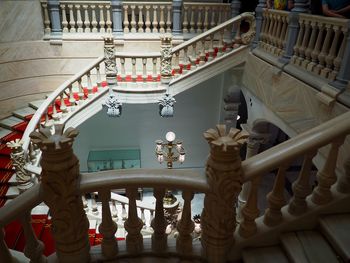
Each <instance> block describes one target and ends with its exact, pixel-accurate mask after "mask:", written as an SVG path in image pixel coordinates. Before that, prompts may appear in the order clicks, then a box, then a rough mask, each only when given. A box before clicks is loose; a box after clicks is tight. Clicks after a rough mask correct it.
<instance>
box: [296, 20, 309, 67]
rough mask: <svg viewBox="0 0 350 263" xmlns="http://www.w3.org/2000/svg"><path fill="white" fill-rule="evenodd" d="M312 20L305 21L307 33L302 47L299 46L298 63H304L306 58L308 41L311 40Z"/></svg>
mask: <svg viewBox="0 0 350 263" xmlns="http://www.w3.org/2000/svg"><path fill="white" fill-rule="evenodd" d="M310 28H311V26H310V21H306V22H305V33H304V39H303V42H302V44H301V47H300V48H299V59H298V62H297V65H300V66H301V65H302V62H303V61H304V58H305V51H306V48H307V46H308V42H309V40H310Z"/></svg>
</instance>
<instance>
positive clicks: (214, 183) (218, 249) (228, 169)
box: [201, 125, 248, 262]
mask: <svg viewBox="0 0 350 263" xmlns="http://www.w3.org/2000/svg"><path fill="white" fill-rule="evenodd" d="M216 128H217V129H216V130H214V129H209V130H208V131H207V132H205V133H204V137H205V139H206V140H207V141H208V143H209V146H210V155H209V158H208V161H207V165H206V175H207V179H208V184H209V187H210V190H209V191H208V192H207V194H206V196H205V198H204V209H203V212H202V217H201V224H202V239H201V241H202V246H203V253H204V256H205V257H206V258H207V260H208V262H226V261H227V260H226V255H227V253H228V251H229V250H230V249H231V248H232V245H233V244H234V237H233V233H234V231H235V228H236V211H235V207H234V203H235V202H236V200H237V196H238V193H239V192H240V191H241V187H242V179H243V171H242V170H241V158H240V155H239V151H240V148H241V146H242V144H243V143H244V142H245V141H246V138H248V134H247V133H246V132H241V131H240V130H238V129H232V128H231V129H230V131H229V133H228V134H226V126H225V125H217V127H216Z"/></svg>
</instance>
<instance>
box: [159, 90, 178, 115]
mask: <svg viewBox="0 0 350 263" xmlns="http://www.w3.org/2000/svg"><path fill="white" fill-rule="evenodd" d="M175 102H176V100H175V99H174V97H173V96H171V95H170V94H169V93H165V95H164V96H163V97H162V98H161V99H160V100H159V115H160V116H162V117H164V118H169V117H173V116H174V103H175Z"/></svg>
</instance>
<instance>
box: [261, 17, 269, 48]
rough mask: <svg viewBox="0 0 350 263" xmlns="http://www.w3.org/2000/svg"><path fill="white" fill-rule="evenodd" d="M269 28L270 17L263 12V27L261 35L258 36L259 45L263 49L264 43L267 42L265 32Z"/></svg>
mask: <svg viewBox="0 0 350 263" xmlns="http://www.w3.org/2000/svg"><path fill="white" fill-rule="evenodd" d="M269 27H270V16H269V15H268V14H267V13H266V12H264V13H263V25H262V30H261V34H260V42H259V45H260V46H261V47H262V48H264V47H265V45H266V41H267V31H268V28H269Z"/></svg>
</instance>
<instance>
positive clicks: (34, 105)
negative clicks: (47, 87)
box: [28, 100, 45, 110]
mask: <svg viewBox="0 0 350 263" xmlns="http://www.w3.org/2000/svg"><path fill="white" fill-rule="evenodd" d="M44 101H45V100H35V101H32V102H29V104H28V105H29V107H31V108H33V109H34V110H37V109H39V107H40V105H41V104H43V102H44Z"/></svg>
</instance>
